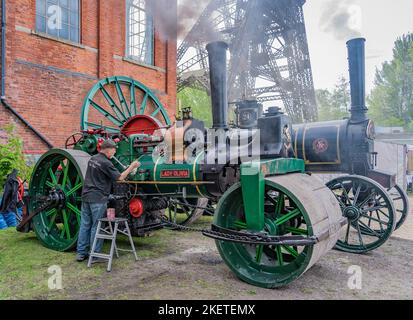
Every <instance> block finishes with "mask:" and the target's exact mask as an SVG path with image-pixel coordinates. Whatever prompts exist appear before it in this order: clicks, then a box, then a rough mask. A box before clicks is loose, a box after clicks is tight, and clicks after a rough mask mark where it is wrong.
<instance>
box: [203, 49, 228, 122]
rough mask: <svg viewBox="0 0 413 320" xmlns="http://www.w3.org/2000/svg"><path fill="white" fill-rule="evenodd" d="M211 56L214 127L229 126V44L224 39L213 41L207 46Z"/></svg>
mask: <svg viewBox="0 0 413 320" xmlns="http://www.w3.org/2000/svg"><path fill="white" fill-rule="evenodd" d="M206 49H207V51H208V57H209V70H210V71H209V72H210V79H211V99H212V119H213V126H212V128H213V129H227V128H228V121H227V119H228V94H227V50H228V44H226V43H225V42H222V41H217V42H211V43H209V44H208V45H207V47H206Z"/></svg>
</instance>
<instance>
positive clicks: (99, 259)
mask: <svg viewBox="0 0 413 320" xmlns="http://www.w3.org/2000/svg"><path fill="white" fill-rule="evenodd" d="M106 262H108V260H107V259H103V258H95V257H93V258H92V264H94V263H106Z"/></svg>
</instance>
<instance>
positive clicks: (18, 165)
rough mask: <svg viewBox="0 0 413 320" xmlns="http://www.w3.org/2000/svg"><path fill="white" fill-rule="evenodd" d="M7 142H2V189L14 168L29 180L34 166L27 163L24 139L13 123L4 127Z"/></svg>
mask: <svg viewBox="0 0 413 320" xmlns="http://www.w3.org/2000/svg"><path fill="white" fill-rule="evenodd" d="M4 131H5V132H6V140H7V143H5V144H0V191H1V190H3V187H4V183H5V182H6V179H7V175H8V174H10V173H11V172H12V170H13V169H17V170H18V171H19V176H20V177H21V178H22V179H23V180H29V179H30V175H31V172H32V170H33V167H30V166H28V165H27V164H26V160H25V158H24V153H23V141H22V139H21V138H20V137H19V136H17V135H16V134H15V128H14V126H13V125H7V126H5V128H4Z"/></svg>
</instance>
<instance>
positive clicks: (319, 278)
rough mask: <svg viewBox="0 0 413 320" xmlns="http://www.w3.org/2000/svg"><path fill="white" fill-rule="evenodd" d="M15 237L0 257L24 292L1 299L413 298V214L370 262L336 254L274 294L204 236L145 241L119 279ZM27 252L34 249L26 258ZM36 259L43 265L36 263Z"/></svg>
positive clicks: (121, 264)
mask: <svg viewBox="0 0 413 320" xmlns="http://www.w3.org/2000/svg"><path fill="white" fill-rule="evenodd" d="M410 200H413V198H411V199H410ZM202 221H203V222H202V223H201V225H198V227H199V226H201V227H207V226H208V224H209V223H210V221H211V219H210V218H205V217H204V218H203V219H202ZM12 234H14V233H10V235H12ZM14 237H15V238H13V239H11V240H10V242H7V241H8V239H9V238H7V239H6V240H3V243H2V244H0V249H1V250H0V251H1V254H2V255H3V254H4V256H3V266H4V267H3V268H9V269H13V268H14V269H15V270H10V272H9V273H7V274H9V275H11V274H14V276H15V277H16V281H17V282H18V283H19V285H18V286H14V285H13V283H14V282H10V281H11V280H10V279H8V278H10V276H7V277H5V278H3V279H0V298H6V299H16V298H24V299H139V300H142V299H173V300H175V299H176V300H185V299H202V300H209V299H219V300H221V299H222V300H231V299H245V300H248V299H266V300H267V299H273V300H276V299H294V300H299V299H320V300H321V299H322V300H328V299H339V300H343V299H413V272H412V270H413V215H412V214H411V215H410V217H409V218H408V220H407V221H406V224H405V225H404V226H403V227H402V228H401V229H400V230H398V231H396V232H395V233H394V235H393V236H392V238H391V239H390V240H389V241H388V242H387V243H386V244H385V245H384V246H382V247H381V248H379V249H377V250H375V251H373V252H371V253H369V254H366V255H355V254H346V253H342V252H339V251H334V250H333V251H330V252H329V253H328V254H327V255H326V256H324V257H323V258H322V259H321V260H320V261H318V262H317V263H316V264H315V265H314V266H313V267H312V268H311V269H310V270H309V271H307V272H306V273H305V274H304V275H303V276H302V277H301V278H299V279H297V280H296V281H295V282H293V283H291V284H290V285H289V286H287V287H284V288H282V289H274V290H268V289H261V288H257V287H254V286H251V285H248V284H246V283H244V282H242V281H240V280H238V279H237V278H236V277H235V276H234V274H233V273H232V272H231V271H230V270H229V268H228V267H227V266H226V265H225V263H224V262H223V261H222V259H221V257H220V256H219V254H218V252H217V250H216V247H215V243H214V241H213V240H211V239H208V238H205V237H204V236H202V235H200V234H196V233H180V232H178V233H177V232H171V231H167V230H163V231H159V232H156V233H154V235H153V236H152V237H151V238H147V239H139V238H137V239H135V243H136V246H137V249H138V251H139V261H137V262H134V261H133V259H132V256H131V255H127V254H123V255H122V256H121V257H120V259H115V260H114V264H113V270H112V272H111V273H107V272H106V271H105V267H106V265H104V264H97V265H94V266H93V268H92V269H88V268H87V267H86V263H80V264H79V263H76V262H74V257H75V254H74V253H55V252H53V251H50V250H47V249H45V248H43V247H42V246H41V245H40V244H39V243H38V241H37V239H36V238H35V236H34V235H33V234H29V235H18V236H14ZM24 246H27V248H26V249H27V250H26V251H27V252H25V253H24V252H23V251H22V248H23V247H24ZM13 250H21V251H20V252H22V253H21V259H22V260H24V261H25V262H24V264H23V265H24V267H25V270H27V268H29V270H30V274H27V275H26V274H25V273H23V271H21V270H20V269H19V268H18V267H16V260H15V259H16V258H15V256H13V253H12V252H11V251H13ZM35 250H36V251H35ZM34 252H36V253H34ZM33 254H35V255H36V257H38V258H37V260H36V259H30V257H33ZM0 258H1V255H0ZM52 264H60V265H61V266H62V269H63V289H62V290H57V291H51V290H48V287H47V279H48V277H50V274H48V273H47V272H46V270H47V267H48V266H50V265H52ZM0 265H1V259H0ZM351 266H359V267H360V268H361V271H362V287H361V289H353V290H352V289H350V288H349V286H348V281H349V277H350V275H349V274H348V271H349V268H350V267H351ZM6 271H7V270H6ZM13 272H14V273H13ZM29 275H30V278H28V277H29ZM17 279H20V280H17ZM1 286H3V289H4V290H3V294H2V292H1V289H2V288H1Z"/></svg>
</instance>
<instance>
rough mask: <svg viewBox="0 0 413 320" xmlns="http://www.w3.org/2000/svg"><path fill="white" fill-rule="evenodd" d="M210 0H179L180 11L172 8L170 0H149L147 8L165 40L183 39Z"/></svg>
mask: <svg viewBox="0 0 413 320" xmlns="http://www.w3.org/2000/svg"><path fill="white" fill-rule="evenodd" d="M209 2H210V0H196V1H194V0H178V13H176V11H175V12H174V10H173V9H171V1H170V0H147V1H146V9H147V10H148V13H149V14H150V15H151V16H152V17H153V18H154V20H155V21H156V26H157V30H158V32H159V35H160V37H161V38H163V39H164V40H168V39H175V38H176V37H178V39H183V38H184V37H185V36H186V34H187V33H188V32H189V30H190V29H191V28H192V27H193V25H194V24H195V22H196V21H197V20H198V18H199V16H200V15H201V13H202V11H203V10H204V9H205V7H206V6H207V5H208V3H209Z"/></svg>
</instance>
